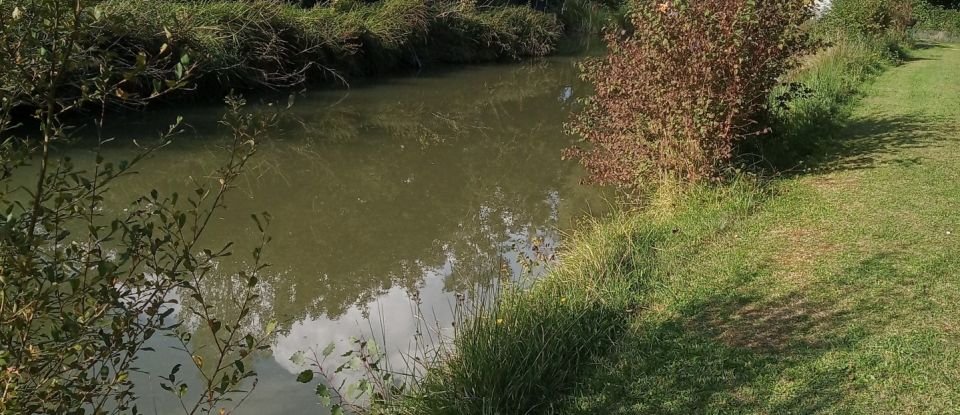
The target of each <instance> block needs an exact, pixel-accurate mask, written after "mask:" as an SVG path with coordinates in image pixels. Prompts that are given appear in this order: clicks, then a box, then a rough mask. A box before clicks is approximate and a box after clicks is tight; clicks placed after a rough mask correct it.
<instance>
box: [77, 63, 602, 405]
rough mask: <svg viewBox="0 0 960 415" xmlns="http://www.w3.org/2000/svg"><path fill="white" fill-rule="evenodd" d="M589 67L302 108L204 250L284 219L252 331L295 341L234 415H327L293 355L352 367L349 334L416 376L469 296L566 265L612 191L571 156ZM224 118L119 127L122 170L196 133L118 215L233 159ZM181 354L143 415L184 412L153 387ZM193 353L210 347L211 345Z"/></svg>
mask: <svg viewBox="0 0 960 415" xmlns="http://www.w3.org/2000/svg"><path fill="white" fill-rule="evenodd" d="M577 60H578V58H577V57H575V56H566V57H553V58H548V59H544V60H538V61H536V62H527V63H522V64H512V65H495V66H476V67H463V68H456V69H455V70H449V71H442V72H430V73H424V74H420V75H417V76H412V77H401V78H393V79H386V80H378V81H376V82H371V83H369V84H355V85H352V86H351V88H349V89H341V90H321V91H312V92H307V93H303V94H301V96H299V97H298V98H297V100H296V104H295V105H294V106H293V108H292V109H290V110H289V111H287V113H286V114H285V115H284V121H283V122H282V124H281V126H282V128H281V130H282V131H280V133H279V134H277V137H271V138H270V139H267V140H264V142H263V143H262V144H261V146H260V148H259V151H258V153H257V154H256V156H255V158H254V159H253V160H252V161H251V164H250V165H249V167H248V169H247V170H246V172H245V173H244V175H243V177H242V179H241V180H240V183H239V187H238V189H236V191H234V192H233V193H231V194H230V195H229V197H228V200H227V205H228V207H227V209H226V210H223V211H221V212H219V213H218V215H217V216H216V222H215V223H214V224H213V225H212V228H211V229H210V230H209V232H208V233H207V234H206V236H205V238H206V239H205V240H204V242H205V245H207V246H210V247H219V246H221V245H222V244H223V243H225V242H227V241H233V242H235V243H236V245H235V247H234V248H233V251H234V252H235V253H236V254H235V255H234V256H233V257H231V258H232V259H231V261H237V263H240V262H242V261H244V260H245V259H246V258H249V255H248V253H249V252H250V250H251V249H252V247H253V246H254V244H255V242H256V239H257V237H258V235H257V231H256V230H257V227H256V224H255V223H254V222H253V220H251V218H250V214H251V213H259V212H264V211H266V212H269V213H270V215H271V216H272V218H273V220H272V222H271V224H270V226H269V229H268V233H269V234H270V235H271V236H272V237H273V241H272V242H271V243H270V244H269V245H268V247H267V249H266V259H267V261H268V262H269V263H270V264H272V265H271V267H269V268H268V269H267V270H266V274H265V275H263V276H262V278H261V287H262V292H261V295H262V297H261V298H260V300H259V302H258V303H257V304H256V307H255V311H254V313H253V318H252V321H251V323H250V326H251V327H250V328H251V329H253V330H256V329H259V328H261V327H262V326H264V325H266V324H267V322H269V321H274V320H275V321H277V322H278V323H279V327H280V328H281V330H282V331H283V333H282V334H281V335H280V336H279V337H278V338H277V339H276V342H275V343H274V345H273V348H272V353H271V354H269V355H262V356H258V357H256V359H254V361H253V362H252V364H253V367H254V369H255V370H256V371H257V372H258V373H259V382H258V385H257V387H256V390H255V391H254V393H253V394H252V395H251V396H250V397H249V398H248V399H247V400H246V401H245V402H244V403H243V405H242V406H241V407H240V409H239V410H237V411H236V412H235V413H237V414H259V415H269V414H287V413H304V412H308V413H323V412H322V410H321V408H320V407H319V405H318V401H317V399H316V397H315V396H314V394H313V392H314V389H313V387H312V386H309V385H302V384H298V383H297V382H296V380H295V378H296V373H298V372H299V371H300V370H302V369H303V367H301V366H298V365H297V364H295V363H294V362H292V361H291V360H290V357H291V355H293V354H294V353H295V352H297V351H306V350H310V349H315V350H319V349H323V348H324V347H325V346H326V345H327V344H329V343H330V342H334V344H335V345H336V347H337V353H335V354H334V356H338V355H339V353H341V352H343V351H345V350H348V349H349V347H350V344H349V339H350V337H351V336H368V337H369V336H371V335H373V336H374V337H375V338H377V340H378V341H380V342H382V344H383V346H381V347H382V348H384V349H385V350H387V355H388V359H389V360H390V361H391V363H393V364H395V365H396V364H400V365H402V361H403V356H404V354H407V353H411V349H412V348H416V347H418V346H417V342H416V341H415V340H416V339H415V333H416V332H417V329H418V328H421V329H423V328H432V329H438V328H439V331H440V332H443V331H444V330H446V328H448V327H450V325H451V323H452V322H453V319H454V309H455V304H456V302H457V294H458V293H460V294H464V295H466V296H468V297H469V296H476V295H478V294H477V292H478V291H479V292H482V291H483V290H484V287H492V286H494V285H495V284H496V281H497V280H498V279H500V278H512V279H514V280H517V279H524V278H528V277H534V278H535V277H536V276H537V274H538V273H540V272H542V269H543V267H542V265H536V264H535V265H534V266H532V267H531V266H529V265H528V259H532V258H537V257H539V258H550V257H552V256H553V253H554V251H555V249H556V247H557V244H558V243H559V242H560V241H561V239H562V236H563V233H564V231H565V230H569V229H570V228H572V227H573V226H574V224H575V222H576V220H577V219H578V218H580V217H583V216H584V215H589V214H597V213H600V212H602V211H604V210H605V208H606V207H607V206H608V202H607V199H606V198H605V195H604V194H603V193H601V192H600V191H598V190H597V189H595V188H591V187H588V186H583V185H581V184H580V181H581V178H582V172H581V171H580V168H579V167H578V166H577V164H576V162H574V161H570V160H563V159H562V157H561V152H562V149H564V148H566V147H568V146H570V145H572V144H574V143H575V140H574V138H572V137H570V136H568V135H565V134H564V133H563V124H564V122H566V121H567V120H568V119H569V114H570V112H571V111H572V110H573V109H574V108H575V106H576V105H577V104H576V99H577V98H578V97H579V96H581V95H582V94H583V93H584V85H582V84H581V83H580V81H579V80H578V78H577V68H576V61H577ZM283 101H286V100H285V99H284V100H283ZM284 103H285V102H284ZM223 112H224V108H223V106H222V105H201V106H192V107H186V108H169V109H163V110H154V111H150V112H149V113H146V114H133V115H127V116H124V117H121V118H120V119H114V120H113V125H119V126H120V128H121V129H120V130H113V131H109V133H110V134H111V135H113V136H117V140H116V143H117V144H115V145H111V146H108V147H107V148H106V150H105V156H106V157H107V158H108V159H122V158H129V156H130V154H131V153H132V151H133V150H132V145H131V144H130V143H131V142H132V141H131V140H129V139H128V138H134V134H138V136H139V137H142V136H148V137H149V136H151V134H153V133H152V132H153V131H157V130H159V129H160V127H161V126H163V125H165V123H168V122H170V121H172V120H173V119H174V118H175V117H176V115H182V116H183V117H184V121H185V122H186V123H188V124H189V126H188V127H187V128H186V131H185V132H184V133H183V134H181V135H180V136H179V137H178V138H177V139H176V141H175V143H174V144H172V145H171V146H169V147H167V148H165V149H163V150H162V151H160V152H158V153H157V154H156V155H155V156H153V157H152V158H150V159H149V160H147V161H145V162H144V163H143V164H141V165H140V167H139V168H138V169H137V170H138V171H140V173H139V174H137V175H135V176H131V177H127V178H124V179H123V180H121V181H120V182H118V183H116V184H115V185H114V187H113V189H112V191H111V192H110V193H109V194H108V200H107V201H106V209H107V210H118V209H123V208H124V206H126V205H127V204H128V203H129V202H130V201H132V200H134V199H135V198H136V197H137V196H138V195H141V194H145V193H146V192H148V191H149V190H150V189H158V190H160V191H161V192H167V193H169V192H173V191H178V192H180V193H182V194H185V193H188V192H190V191H191V190H192V189H193V188H194V185H193V180H194V179H201V178H204V177H206V176H208V175H209V174H210V172H212V171H213V170H214V169H215V168H216V167H217V166H218V165H219V163H222V162H223V160H224V156H225V151H224V150H223V147H224V142H225V141H224V140H226V138H227V137H226V135H225V134H226V133H225V132H224V131H223V130H222V129H218V128H217V120H218V119H219V118H220V116H221V115H222V114H223ZM141 140H142V139H141ZM70 152H73V153H75V154H73V156H74V157H75V158H79V159H83V158H90V157H92V156H91V155H90V151H89V150H70ZM218 272H219V273H220V277H218V278H214V279H211V280H210V281H208V284H209V287H207V288H208V289H209V290H210V291H211V292H212V293H213V294H214V295H215V296H216V298H214V299H212V302H213V303H216V304H218V305H220V307H221V310H220V311H223V312H226V313H229V312H230V311H229V310H231V309H232V307H234V306H233V305H232V301H233V300H234V297H235V296H236V295H237V292H239V290H240V287H241V285H240V282H238V281H237V280H236V279H235V278H231V277H230V275H232V274H233V273H234V272H236V269H235V267H234V269H231V266H230V265H227V264H225V265H224V267H222V269H218ZM188 323H189V322H188ZM187 326H188V327H189V324H188V325H187ZM170 342H171V340H170V339H166V340H164V339H159V340H157V341H156V342H155V343H156V344H154V345H153V346H154V347H156V348H157V351H156V352H150V353H145V355H144V357H143V358H142V360H141V361H140V368H141V369H143V370H145V371H146V372H149V373H152V375H141V376H139V378H138V385H139V389H140V391H139V392H140V394H141V401H140V405H139V406H140V408H141V411H142V412H145V413H157V414H173V413H178V410H179V404H177V403H176V401H175V400H174V399H172V397H171V396H170V395H169V393H167V392H165V391H163V390H162V389H161V388H160V387H159V379H158V378H157V376H159V375H163V374H166V373H168V372H169V370H170V367H171V366H173V365H174V364H175V363H176V362H184V361H186V360H185V356H184V355H183V354H181V353H180V352H176V351H174V350H171V349H169V348H168V347H164V346H170V345H171V344H167V343H170ZM194 342H196V343H197V345H196V346H202V345H203V342H204V337H203V335H198V336H197V337H196V338H195V340H194ZM199 353H200V354H202V353H203V352H202V350H201V352H199ZM179 376H181V377H182V376H194V377H196V376H198V374H197V373H195V372H190V371H188V370H184V371H182V372H181V374H180V375H179Z"/></svg>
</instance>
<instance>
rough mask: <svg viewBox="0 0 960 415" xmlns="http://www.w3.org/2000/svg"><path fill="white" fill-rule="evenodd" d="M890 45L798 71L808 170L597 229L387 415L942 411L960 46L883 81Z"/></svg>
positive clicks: (953, 245) (853, 45) (797, 141)
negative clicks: (804, 88)
mask: <svg viewBox="0 0 960 415" xmlns="http://www.w3.org/2000/svg"><path fill="white" fill-rule="evenodd" d="M884 46H885V45H883V44H871V43H868V42H847V43H842V44H838V45H835V46H834V47H832V48H830V49H828V50H827V51H825V52H824V53H821V54H820V55H818V56H816V57H814V58H813V59H811V61H810V62H808V64H807V66H806V68H805V69H804V70H803V72H802V73H800V74H798V77H799V78H800V79H801V80H802V81H804V83H806V84H807V85H808V86H809V87H810V88H811V90H812V91H813V92H812V94H810V95H808V96H805V97H804V98H802V99H800V100H799V101H797V102H794V103H793V105H792V106H791V107H790V109H788V110H786V111H784V112H782V113H781V114H779V116H778V117H779V121H780V122H779V124H780V125H781V128H786V130H785V131H788V132H787V133H786V134H783V135H785V136H786V137H785V140H784V141H786V142H787V143H789V146H788V148H787V149H786V150H789V152H790V154H791V157H789V158H785V159H792V160H802V161H803V162H802V163H796V164H795V165H794V166H792V168H787V169H785V170H786V171H787V173H786V174H784V175H782V176H780V177H776V178H773V179H760V178H756V177H751V176H744V175H740V176H739V177H738V178H736V179H733V180H732V181H731V182H730V183H728V184H726V185H722V186H704V187H700V188H696V189H693V190H691V191H689V192H686V193H684V196H674V195H673V194H672V193H670V192H666V191H665V192H663V194H662V195H660V196H659V197H654V198H653V199H652V202H651V206H650V207H649V208H648V209H645V210H643V211H640V212H627V213H623V214H621V215H619V216H617V217H615V218H613V219H611V220H607V221H603V222H601V223H598V224H595V225H594V226H592V227H591V228H590V230H588V231H584V232H582V233H581V234H580V235H579V236H578V237H576V238H575V239H576V240H575V241H573V242H570V243H568V246H569V248H568V249H569V250H568V251H567V252H566V253H565V255H564V256H563V259H562V264H561V265H560V266H558V268H557V269H556V270H555V271H554V272H553V273H552V274H551V275H549V276H548V277H546V278H545V279H544V280H543V281H542V282H541V283H539V284H538V285H536V286H535V287H534V288H533V289H532V290H530V291H527V292H515V293H509V294H508V295H506V296H505V299H504V301H503V303H502V306H501V307H500V308H499V309H498V310H496V311H495V312H492V313H489V314H488V315H485V316H483V317H481V318H477V319H475V320H472V321H469V322H468V323H469V324H471V326H469V327H467V328H466V329H465V331H464V332H462V333H461V334H460V336H459V337H458V339H457V340H456V341H455V348H456V350H457V352H456V354H454V355H452V356H450V357H449V358H448V359H447V360H446V361H445V362H444V363H443V364H442V365H441V366H440V367H438V368H436V370H434V371H433V372H431V373H430V374H429V375H428V376H427V378H426V379H424V381H423V382H422V383H421V385H420V389H419V390H418V392H417V393H414V394H412V395H410V396H408V397H406V398H404V399H402V400H400V401H399V402H396V403H394V404H392V405H389V406H388V408H386V411H387V412H391V413H403V414H414V413H417V414H418V413H478V414H479V413H529V411H531V410H532V411H534V412H538V413H540V412H542V413H550V412H551V411H553V412H558V413H578V412H579V413H638V412H639V413H643V412H653V413H690V412H731V411H733V412H737V411H740V412H754V411H761V412H801V413H805V412H812V411H816V410H835V411H840V412H875V411H877V410H878V409H879V410H880V412H904V411H913V410H919V411H930V412H939V411H942V410H946V409H947V408H949V403H950V402H952V401H953V400H955V399H957V395H958V394H960V390H958V389H957V388H954V387H952V386H950V385H955V384H957V379H956V377H955V376H954V373H953V372H954V371H952V370H948V371H941V370H939V369H937V368H940V367H942V365H944V364H947V365H949V366H948V367H956V366H955V365H954V364H953V363H952V362H955V361H956V359H957V358H958V356H957V355H956V354H955V353H953V352H952V351H950V350H947V349H945V348H943V347H938V346H937V345H940V344H944V342H953V341H955V340H956V339H955V335H954V333H953V330H952V329H951V328H950V324H949V322H950V321H955V320H956V318H957V317H960V316H958V314H960V310H956V307H954V306H952V304H957V303H958V302H957V301H956V298H955V297H956V295H957V294H956V292H955V289H953V288H952V287H955V286H956V284H957V283H958V282H960V275H958V274H957V273H956V272H953V271H951V270H952V267H956V265H957V261H956V259H954V257H953V256H950V253H951V252H957V249H958V248H960V241H958V240H957V239H956V237H955V234H956V232H958V231H957V227H958V225H960V223H958V222H957V220H956V215H955V214H954V213H955V212H953V211H954V210H955V208H956V206H957V203H958V200H960V188H957V187H956V183H957V182H958V181H957V180H956V173H955V172H956V171H958V169H957V167H958V163H960V161H958V160H957V159H956V157H954V156H953V155H951V154H955V153H956V152H957V151H958V148H956V143H957V142H958V138H960V137H957V136H956V132H955V131H952V130H950V129H949V125H950V124H951V123H953V124H954V125H955V123H956V122H957V121H958V116H960V115H958V111H957V108H960V106H958V104H960V102H958V101H957V97H958V96H960V94H957V93H956V91H957V88H960V78H958V75H960V74H958V73H957V72H956V71H955V70H953V68H955V67H956V65H957V63H958V61H960V48H957V47H956V46H954V45H920V47H919V48H918V49H917V50H913V51H911V52H910V53H909V55H907V56H906V57H905V59H904V62H903V64H902V65H901V66H899V67H896V68H893V69H891V70H889V71H888V72H886V73H884V74H883V75H879V74H880V73H881V72H882V71H884V70H886V69H889V68H890V66H891V65H890V63H888V60H887V59H888V58H889V57H890V56H892V55H891V54H890V53H889V52H888V50H887V49H886V48H885V47H884ZM873 79H876V81H875V82H867V81H870V80H873ZM862 92H865V93H866V94H865V95H866V96H867V98H865V99H864V100H863V101H862V102H861V103H856V104H855V103H854V102H855V101H856V99H855V98H856V97H858V96H860V95H861V93H862Z"/></svg>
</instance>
